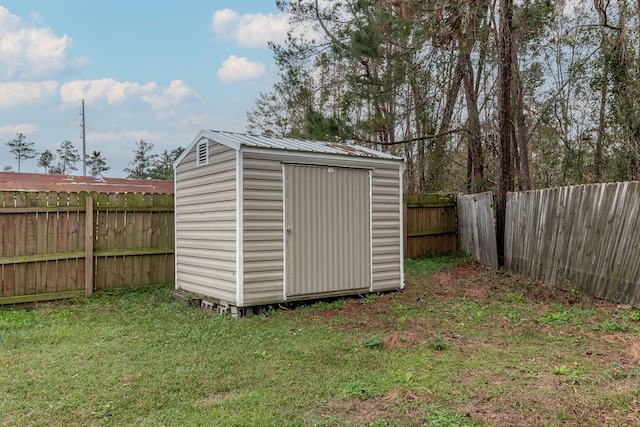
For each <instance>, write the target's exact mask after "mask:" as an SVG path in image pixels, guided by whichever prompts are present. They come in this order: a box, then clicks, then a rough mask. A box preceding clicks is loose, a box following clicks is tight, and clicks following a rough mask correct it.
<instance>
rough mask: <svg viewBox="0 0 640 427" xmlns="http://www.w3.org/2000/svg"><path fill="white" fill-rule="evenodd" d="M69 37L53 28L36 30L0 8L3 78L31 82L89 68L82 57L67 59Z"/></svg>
mask: <svg viewBox="0 0 640 427" xmlns="http://www.w3.org/2000/svg"><path fill="white" fill-rule="evenodd" d="M70 46H71V38H70V37H69V36H68V35H66V34H65V35H63V36H57V35H55V34H54V33H53V31H52V30H51V29H50V28H36V27H33V26H30V25H28V24H27V23H24V22H23V21H22V20H21V18H20V17H19V16H16V15H13V14H12V13H10V12H9V10H8V9H7V8H5V7H3V6H0V70H1V71H0V78H3V79H15V78H20V79H32V78H39V77H43V76H47V75H50V74H51V73H55V72H59V71H62V70H65V69H68V68H73V67H79V66H83V65H86V63H87V60H86V59H85V58H81V59H79V60H76V61H73V60H70V59H69V58H67V55H66V50H67V49H68V48H69V47H70Z"/></svg>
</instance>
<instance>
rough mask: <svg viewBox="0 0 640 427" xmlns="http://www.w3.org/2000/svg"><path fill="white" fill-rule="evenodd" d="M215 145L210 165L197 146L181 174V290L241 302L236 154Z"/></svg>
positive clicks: (178, 228) (178, 178) (178, 185)
mask: <svg viewBox="0 0 640 427" xmlns="http://www.w3.org/2000/svg"><path fill="white" fill-rule="evenodd" d="M210 144H211V145H210V146H209V164H208V165H206V166H201V167H196V153H195V151H196V149H197V144H196V145H195V146H194V147H193V148H192V150H191V151H190V152H189V153H188V154H187V155H186V157H184V159H183V160H182V162H181V163H180V165H179V166H178V167H177V169H176V193H175V198H176V200H175V206H176V259H177V261H176V264H177V269H176V278H177V286H178V287H179V288H181V289H184V290H187V291H190V292H194V293H197V294H200V295H203V296H208V297H212V298H218V299H222V300H225V301H228V302H232V303H235V300H236V264H235V263H236V243H235V240H236V213H235V209H236V203H235V198H236V184H235V179H236V173H235V172H236V170H235V165H236V151H235V150H233V149H230V148H227V147H225V146H223V145H220V144H217V143H213V142H210Z"/></svg>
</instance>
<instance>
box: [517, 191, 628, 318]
mask: <svg viewBox="0 0 640 427" xmlns="http://www.w3.org/2000/svg"><path fill="white" fill-rule="evenodd" d="M505 269H506V270H507V271H508V272H510V273H513V274H515V275H518V276H524V277H530V278H534V279H536V280H540V281H544V282H547V283H552V284H554V285H555V286H557V287H559V288H561V289H566V290H573V289H578V290H580V291H582V292H584V293H585V294H587V295H591V296H594V297H596V298H602V299H607V300H611V301H616V302H628V303H630V304H632V305H634V306H638V305H640V183H638V182H623V183H610V184H597V185H581V186H573V187H562V188H553V189H547V190H538V191H528V192H519V193H509V194H508V195H507V214H506V229H505Z"/></svg>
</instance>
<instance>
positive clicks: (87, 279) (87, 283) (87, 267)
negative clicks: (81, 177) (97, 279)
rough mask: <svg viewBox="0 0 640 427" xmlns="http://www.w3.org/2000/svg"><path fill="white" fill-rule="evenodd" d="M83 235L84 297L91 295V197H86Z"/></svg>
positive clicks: (92, 224) (92, 227) (92, 223)
mask: <svg viewBox="0 0 640 427" xmlns="http://www.w3.org/2000/svg"><path fill="white" fill-rule="evenodd" d="M86 205H87V210H86V214H85V234H84V247H85V254H84V296H85V297H87V298H89V297H90V296H91V295H93V229H94V222H93V197H91V195H90V194H89V195H87V203H86Z"/></svg>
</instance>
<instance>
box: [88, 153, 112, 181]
mask: <svg viewBox="0 0 640 427" xmlns="http://www.w3.org/2000/svg"><path fill="white" fill-rule="evenodd" d="M87 166H89V175H91V176H93V177H96V176H102V174H103V173H104V172H106V171H108V170H109V169H111V168H110V167H109V166H107V162H106V159H105V158H104V156H102V155H101V154H100V152H99V151H94V152H93V153H91V155H90V156H89V158H88V159H87Z"/></svg>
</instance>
